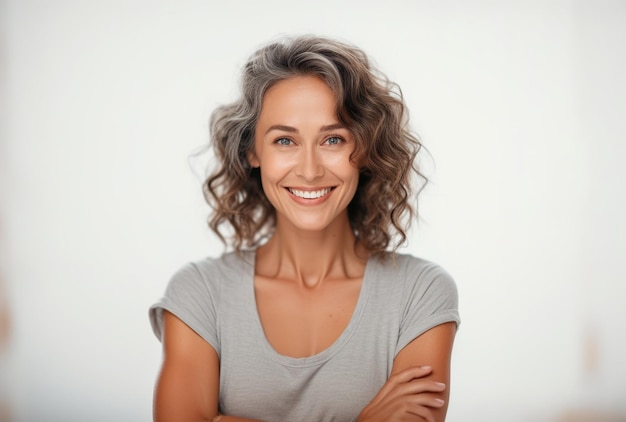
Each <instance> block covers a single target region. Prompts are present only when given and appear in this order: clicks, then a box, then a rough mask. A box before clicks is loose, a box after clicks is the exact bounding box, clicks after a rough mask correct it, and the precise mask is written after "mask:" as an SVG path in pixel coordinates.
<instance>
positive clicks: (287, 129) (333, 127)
mask: <svg viewBox="0 0 626 422" xmlns="http://www.w3.org/2000/svg"><path fill="white" fill-rule="evenodd" d="M337 129H345V126H344V125H342V124H341V123H333V124H332V125H325V126H322V127H320V132H328V131H331V130H337ZM273 130H281V131H283V132H290V133H298V129H296V128H295V127H293V126H286V125H273V126H270V127H269V128H268V129H267V130H266V131H265V134H268V133H269V132H271V131H273Z"/></svg>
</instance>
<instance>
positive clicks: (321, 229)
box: [154, 76, 456, 422]
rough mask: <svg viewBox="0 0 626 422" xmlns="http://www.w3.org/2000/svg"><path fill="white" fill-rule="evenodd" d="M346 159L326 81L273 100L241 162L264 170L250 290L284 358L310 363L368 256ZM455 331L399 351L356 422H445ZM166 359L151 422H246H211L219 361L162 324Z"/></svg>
mask: <svg viewBox="0 0 626 422" xmlns="http://www.w3.org/2000/svg"><path fill="white" fill-rule="evenodd" d="M353 149H354V139H353V138H352V135H351V134H350V132H349V131H348V130H347V129H346V128H344V127H341V125H339V124H338V120H337V117H336V114H335V97H334V95H333V92H332V91H331V90H330V88H329V87H328V86H327V85H326V84H325V83H324V82H323V81H321V80H320V79H317V78H314V77H308V76H307V77H293V78H290V79H286V80H283V81H281V82H279V83H277V84H275V85H274V86H273V87H272V88H270V89H269V90H268V92H267V93H266V95H265V97H264V99H263V106H262V109H261V114H260V116H259V120H258V122H257V126H256V132H255V146H254V150H253V151H251V152H250V154H249V155H248V161H249V163H250V165H252V166H253V167H259V168H260V172H261V180H262V184H263V189H264V192H265V193H266V195H267V197H268V199H269V200H270V202H271V203H272V205H273V206H274V207H275V209H276V217H277V218H276V221H277V224H276V229H275V232H274V234H273V236H272V237H271V238H270V239H269V240H268V241H267V243H265V244H264V245H263V246H261V247H260V248H259V249H258V250H257V255H256V267H255V280H254V286H255V294H256V300H257V308H258V311H259V317H260V319H261V323H262V326H263V330H264V332H265V335H266V337H267V339H268V341H269V343H270V344H271V345H272V346H273V347H274V349H275V350H276V351H277V352H278V353H280V354H283V355H286V356H291V357H306V356H311V355H314V354H317V353H319V352H321V351H323V350H325V349H326V348H328V347H329V346H330V345H331V344H332V343H333V342H334V341H335V340H336V339H337V338H338V337H339V336H340V335H341V333H342V332H343V331H344V330H345V328H346V326H347V325H348V322H349V320H350V318H351V316H352V313H353V311H354V308H355V306H356V303H357V299H358V295H359V292H360V288H361V282H362V278H363V273H364V270H365V264H366V261H367V258H366V257H367V254H366V252H365V251H364V250H363V248H362V247H360V246H359V245H358V243H356V242H355V237H354V233H353V232H352V228H351V226H350V222H349V220H348V214H347V209H346V208H347V206H348V204H349V203H350V201H351V199H352V197H353V196H354V193H355V191H356V188H357V185H358V178H359V170H358V166H357V165H356V164H355V163H353V162H351V160H350V154H351V152H352V151H353ZM304 192H307V193H306V194H304ZM314 192H315V193H316V194H313V193H314ZM318 195H321V196H320V197H319V198H301V197H298V196H318ZM355 245H356V247H355ZM312 250H314V251H316V253H315V254H311V253H310V251H312ZM455 329H456V327H455V325H454V324H453V323H448V324H442V325H440V326H437V327H435V328H433V329H431V330H429V331H427V332H426V333H424V334H422V335H421V336H419V337H418V338H416V339H415V340H413V341H412V342H411V343H409V345H407V346H406V347H405V348H404V349H403V350H402V351H400V353H399V354H398V355H397V357H396V359H395V361H394V365H393V370H392V376H391V377H390V378H389V380H388V381H387V383H386V384H385V385H384V386H383V388H382V389H381V390H380V391H379V393H378V394H377V395H376V396H375V397H374V398H372V401H371V402H370V403H369V404H368V405H367V406H366V407H365V409H363V411H362V412H361V414H360V415H359V419H358V420H359V421H360V422H374V421H429V422H441V421H443V420H444V419H445V413H446V409H447V401H448V396H449V388H448V385H449V380H450V354H451V350H452V343H453V339H454V334H455ZM163 347H164V360H163V367H162V370H161V373H160V375H159V379H158V381H157V387H156V391H155V409H154V413H155V421H158V422H169V421H180V420H185V421H212V420H219V421H222V422H226V421H243V420H246V419H241V418H238V417H236V415H218V414H217V412H218V397H219V358H218V356H217V353H216V352H215V350H214V349H213V348H212V347H211V346H210V345H208V343H206V342H205V341H204V340H203V339H201V338H200V337H199V336H198V335H197V334H196V333H195V332H194V331H192V330H191V329H190V328H189V327H187V326H186V325H185V324H184V323H182V322H181V321H180V320H179V319H178V318H176V317H175V316H173V315H171V314H169V313H167V312H166V313H165V316H164V332H163ZM251 382H254V380H251Z"/></svg>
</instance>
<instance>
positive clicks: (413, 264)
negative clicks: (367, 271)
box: [375, 253, 455, 285]
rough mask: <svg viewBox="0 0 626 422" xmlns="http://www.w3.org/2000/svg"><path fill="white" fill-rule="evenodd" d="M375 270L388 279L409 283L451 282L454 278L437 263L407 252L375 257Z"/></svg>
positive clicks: (452, 282)
mask: <svg viewBox="0 0 626 422" xmlns="http://www.w3.org/2000/svg"><path fill="white" fill-rule="evenodd" d="M375 267H376V269H377V271H380V272H382V273H385V274H386V275H387V276H388V277H389V278H390V279H396V280H399V281H404V282H407V283H409V284H414V283H421V284H431V283H433V282H438V283H444V284H452V285H454V284H455V283H454V280H453V278H452V277H451V276H450V274H449V273H448V272H447V271H446V270H445V269H443V268H442V267H441V266H440V265H439V264H436V263H434V262H432V261H428V260H426V259H423V258H419V257H416V256H414V255H409V254H400V253H396V254H393V255H391V254H389V255H388V256H386V257H385V258H384V259H376V260H375Z"/></svg>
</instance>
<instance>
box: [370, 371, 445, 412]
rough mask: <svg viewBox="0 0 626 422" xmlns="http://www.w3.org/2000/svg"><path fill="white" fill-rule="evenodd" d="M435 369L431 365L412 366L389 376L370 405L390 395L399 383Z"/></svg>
mask: <svg viewBox="0 0 626 422" xmlns="http://www.w3.org/2000/svg"><path fill="white" fill-rule="evenodd" d="M432 371H433V369H432V368H431V367H430V366H412V367H410V368H407V369H405V370H403V371H400V372H398V373H396V374H393V375H392V376H390V377H389V379H388V380H387V382H386V383H385V385H383V387H382V388H381V389H380V391H379V392H378V394H376V396H375V397H374V398H373V399H372V401H371V402H370V405H372V406H375V405H376V404H378V403H379V402H380V401H382V400H383V399H384V398H385V397H386V396H387V395H389V394H390V393H391V392H392V391H393V390H394V389H396V388H397V387H398V386H399V385H402V384H406V383H408V382H410V381H412V380H414V379H416V378H421V377H425V376H426V375H428V374H430V373H431V372H432Z"/></svg>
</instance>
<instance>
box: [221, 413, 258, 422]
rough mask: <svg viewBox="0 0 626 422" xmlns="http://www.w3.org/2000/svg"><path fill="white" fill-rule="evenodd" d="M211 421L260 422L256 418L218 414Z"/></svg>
mask: <svg viewBox="0 0 626 422" xmlns="http://www.w3.org/2000/svg"><path fill="white" fill-rule="evenodd" d="M213 422H262V421H259V420H258V419H247V418H240V417H238V416H225V415H219V416H217V417H216V418H215V419H213Z"/></svg>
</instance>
